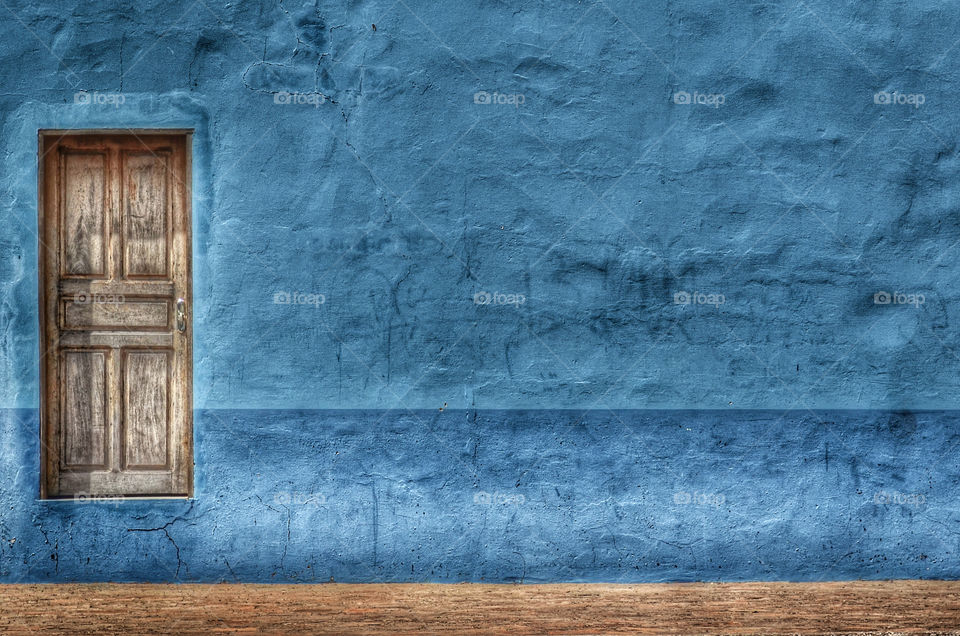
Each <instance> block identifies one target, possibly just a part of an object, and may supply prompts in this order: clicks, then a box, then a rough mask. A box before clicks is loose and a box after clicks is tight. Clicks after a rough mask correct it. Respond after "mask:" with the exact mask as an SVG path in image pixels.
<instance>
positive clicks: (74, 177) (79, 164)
mask: <svg viewBox="0 0 960 636" xmlns="http://www.w3.org/2000/svg"><path fill="white" fill-rule="evenodd" d="M61 169H62V177H61V179H60V188H61V193H60V198H61V201H62V203H61V206H60V208H61V209H60V214H61V219H60V222H61V224H62V227H63V229H62V232H61V241H62V243H61V250H62V254H63V258H62V259H61V268H62V269H61V272H60V273H61V275H62V276H94V275H102V274H103V273H104V272H105V270H106V262H107V259H106V245H107V233H108V232H109V223H108V221H107V204H106V199H105V197H106V192H107V174H106V172H107V155H106V152H76V151H74V152H69V151H63V152H62V157H61Z"/></svg>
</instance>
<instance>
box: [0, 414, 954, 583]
mask: <svg viewBox="0 0 960 636" xmlns="http://www.w3.org/2000/svg"><path fill="white" fill-rule="evenodd" d="M957 415H958V413H957V412H942V411H941V412H902V413H889V412H879V411H834V412H824V411H820V412H812V411H786V412H783V411H725V412H720V411H616V412H614V411H601V410H593V411H574V410H555V411H550V410H536V411H443V412H441V411H436V410H434V411H425V410H424V411H416V412H413V411H330V410H321V411H268V410H201V411H197V412H196V422H195V429H196V493H195V495H196V496H195V499H193V500H190V501H183V500H179V501H177V500H172V501H145V500H140V501H132V500H131V501H92V502H77V501H61V502H50V501H47V502H43V501H38V500H37V499H36V496H37V482H38V475H39V446H38V439H37V436H36V431H37V430H38V426H37V414H36V411H33V410H4V411H0V434H2V436H3V438H4V439H6V440H10V441H11V443H10V444H8V445H6V446H5V447H4V451H3V452H4V456H3V457H2V464H0V471H2V474H0V476H2V477H3V478H2V480H0V510H2V514H0V539H2V540H0V581H3V582H27V581H41V582H42V581H107V580H111V581H274V582H290V581H298V582H312V581H317V582H323V581H330V580H335V581H341V582H350V581H365V582H367V581H399V582H407V581H444V582H446V581H490V582H538V581H591V582H597V581H622V582H628V581H693V580H707V581H710V580H749V579H787V580H827V579H852V578H866V579H884V578H951V579H952V578H958V577H960V558H958V549H960V507H958V502H960V461H958V460H957V459H956V458H957V457H958V456H960V455H958V454H960V447H958V444H960V426H958V425H957Z"/></svg>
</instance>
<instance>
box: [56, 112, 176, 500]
mask: <svg viewBox="0 0 960 636" xmlns="http://www.w3.org/2000/svg"><path fill="white" fill-rule="evenodd" d="M189 147H190V134H189V133H159V132H146V131H143V132H138V133H136V134H119V133H103V134H97V133H92V132H90V133H86V132H85V133H74V132H70V133H64V132H45V133H43V134H41V147H40V151H41V162H40V195H41V201H40V227H41V235H40V236H41V245H40V267H41V281H40V285H41V327H42V331H43V337H42V350H41V366H42V383H43V405H42V418H43V422H42V435H43V444H42V448H43V454H44V458H43V470H44V475H43V479H42V480H41V491H42V493H41V494H42V496H44V497H68V496H72V495H75V494H78V493H89V494H95V495H101V494H102V495H132V496H188V495H190V494H191V490H192V479H193V475H192V473H193V471H192V468H193V456H192V455H193V445H192V404H191V401H192V368H191V367H192V364H191V355H192V354H191V331H192V328H191V327H192V325H191V324H190V311H189V308H190V305H191V300H192V299H191V284H190V271H191V268H190V212H189V193H190V189H189V183H190V173H189V170H190V155H189ZM181 299H182V301H183V303H182V307H183V308H184V317H183V320H182V321H181V320H178V316H177V312H178V310H177V307H178V300H181ZM180 323H182V324H183V330H181V329H179V328H178V324H180Z"/></svg>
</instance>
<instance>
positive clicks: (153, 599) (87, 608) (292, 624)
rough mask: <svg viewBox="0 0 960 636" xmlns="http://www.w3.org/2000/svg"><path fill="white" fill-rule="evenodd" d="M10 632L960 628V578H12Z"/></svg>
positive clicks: (6, 602)
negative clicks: (218, 581) (277, 581)
mask: <svg viewBox="0 0 960 636" xmlns="http://www.w3.org/2000/svg"><path fill="white" fill-rule="evenodd" d="M0 632H2V633H4V634H15V633H24V634H26V633H65V632H69V633H73V634H94V633H98V634H103V633H109V634H120V633H124V634H129V633H136V634H158V633H184V634H201V633H202V634H209V633H226V634H236V633H269V634H293V633H303V634H344V635H346V634H371V635H378V634H384V635H385V634H391V635H393V634H465V635H478V634H492V635H506V634H511V635H513V634H794V633H796V634H830V633H848V634H849V633H860V634H863V633H890V632H896V633H950V634H960V583H958V582H955V581H883V582H865V581H851V582H838V583H723V584H701V583H680V584H649V585H587V584H573V585H568V584H560V585H474V584H458V585H421V584H408V585H396V584H393V585H384V584H371V585H342V584H325V585H140V584H136V585H132V584H126V585H123V584H120V585H118V584H90V585H3V586H0Z"/></svg>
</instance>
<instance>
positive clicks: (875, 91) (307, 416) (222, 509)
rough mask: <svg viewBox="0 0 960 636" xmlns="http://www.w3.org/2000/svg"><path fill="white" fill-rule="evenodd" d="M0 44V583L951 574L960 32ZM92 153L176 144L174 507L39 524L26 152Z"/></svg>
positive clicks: (702, 31) (252, 14)
mask: <svg viewBox="0 0 960 636" xmlns="http://www.w3.org/2000/svg"><path fill="white" fill-rule="evenodd" d="M373 25H376V28H374V26H373ZM0 34H2V36H3V37H0V82H2V84H0V117H2V132H0V153H2V154H0V156H2V162H0V170H2V171H3V172H2V174H3V178H2V182H0V215H2V218H3V219H4V221H3V224H2V228H0V408H2V409H3V410H2V411H0V433H2V435H0V439H2V440H3V441H2V446H0V580H8V581H19V580H38V581H47V580H106V579H112V580H266V581H280V580H329V579H330V578H331V577H333V578H335V579H336V580H351V581H363V580H398V581H401V580H404V581H405V580H418V581H419V580H481V579H482V580H488V581H514V580H524V581H542V580H624V581H627V580H629V581H648V580H694V579H709V580H714V579H757V578H776V579H816V578H851V577H852V578H856V577H864V578H884V577H905V576H910V577H914V576H917V577H921V576H922V577H950V578H953V577H956V576H957V575H958V567H960V566H958V563H960V560H958V558H957V551H958V549H960V545H958V538H960V525H958V521H960V509H958V503H957V502H960V462H958V461H957V460H956V459H955V458H956V457H957V456H958V453H960V447H958V446H957V444H958V443H960V427H958V426H957V425H956V424H955V412H956V409H958V407H960V391H958V388H960V387H958V384H960V354H958V352H960V334H958V333H957V331H956V329H953V328H951V327H950V325H951V324H956V322H957V320H956V319H953V318H951V317H950V316H951V315H955V314H956V312H957V300H958V298H960V277H958V276H957V275H956V270H957V259H958V258H960V216H958V214H957V204H956V201H957V200H958V196H957V195H958V194H960V193H958V189H960V174H958V171H960V160H958V156H957V147H956V141H955V139H956V137H957V133H958V127H960V118H958V117H957V114H958V107H957V103H956V100H957V97H956V95H957V94H958V91H957V89H958V80H960V75H958V71H957V70H956V69H957V60H958V57H960V46H958V45H957V44H956V40H957V38H958V37H960V10H957V9H956V8H953V7H949V6H947V5H942V4H941V3H939V2H933V1H927V0H919V1H915V2H910V3H905V2H895V1H892V0H884V1H882V2H879V3H873V4H871V5H869V6H867V5H864V4H862V3H857V2H853V1H841V2H825V1H824V0H813V1H809V2H808V1H806V0H804V1H803V2H800V3H794V2H774V3H768V4H765V5H759V4H748V3H729V2H701V1H696V2H695V1H687V0H684V1H680V2H672V3H669V4H656V5H654V4H648V3H635V2H626V1H622V0H620V1H618V0H611V1H607V0H601V1H598V2H595V3H594V2H589V1H587V2H559V3H544V4H534V3H530V2H521V1H517V0H509V1H505V2H498V3H492V2H477V3H466V4H464V3H428V2H412V1H409V0H398V1H397V2H391V1H389V0H372V1H368V2H356V1H352V2H333V1H330V2H318V3H316V4H314V3H309V2H307V3H304V2H301V1H299V0H284V1H282V2H281V1H279V0H277V1H276V2H244V3H224V2H208V1H207V0H201V2H197V3H194V2H192V1H191V0H184V1H182V2H139V3H132V2H120V1H109V2H97V3H84V2H77V1H70V2H49V3H45V4H43V5H42V6H38V4H37V3H30V2H25V1H23V0H16V1H11V2H9V3H7V4H5V5H4V6H3V7H2V8H0ZM98 127H106V128H125V127H176V128H180V127H189V128H194V129H195V130H196V135H195V142H194V149H193V151H194V173H193V180H194V188H193V191H194V201H193V213H194V241H195V244H194V270H195V291H196V294H195V312H194V315H195V324H194V342H195V349H196V351H195V404H196V406H197V409H198V410H197V412H196V414H195V417H196V426H195V428H196V461H197V466H196V475H197V487H196V498H195V499H194V500H192V501H188V502H176V501H173V502H171V501H166V502H156V501H154V502H148V501H123V502H92V503H79V502H72V501H71V502H40V501H37V495H38V482H39V475H38V473H39V468H38V461H39V449H38V440H37V431H38V424H37V407H38V400H39V390H38V377H39V373H38V356H39V344H38V329H37V322H38V321H37V270H36V262H37V237H36V227H37V221H36V215H37V209H36V198H37V193H36V179H37V174H36V164H37V161H36V157H37V145H36V137H37V130H38V129H40V128H98ZM296 292H299V293H301V294H313V295H315V296H314V298H315V299H316V300H317V302H316V303H314V304H277V303H275V302H274V300H275V297H276V296H277V295H278V294H281V295H282V294H288V293H290V294H292V293H296ZM885 292H886V293H889V294H893V300H892V301H891V302H889V303H884V302H883V301H884V300H886V298H887V297H885V296H883V293H885ZM878 294H879V296H878ZM320 299H322V300H323V302H322V303H320V302H319V300H320ZM686 300H691V301H692V302H684V301H686ZM711 303H712V304H711ZM611 409H612V410H611Z"/></svg>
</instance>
